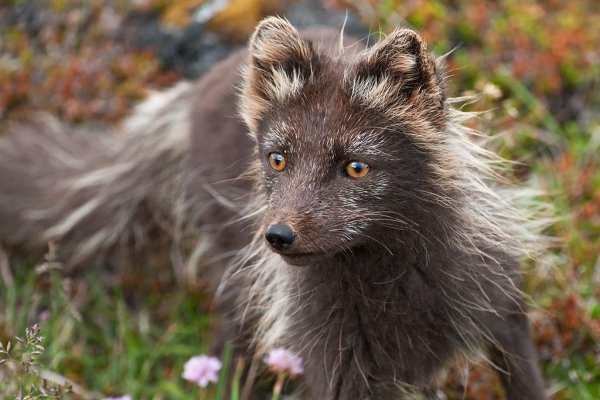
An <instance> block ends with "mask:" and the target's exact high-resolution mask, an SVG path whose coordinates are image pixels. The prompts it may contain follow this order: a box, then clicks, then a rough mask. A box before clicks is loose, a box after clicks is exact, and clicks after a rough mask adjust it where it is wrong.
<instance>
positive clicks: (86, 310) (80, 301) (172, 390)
mask: <svg viewBox="0 0 600 400" xmlns="http://www.w3.org/2000/svg"><path fill="white" fill-rule="evenodd" d="M13 273H14V276H13V282H11V283H10V284H7V282H2V283H0V305H2V307H3V309H2V310H0V327H1V329H0V342H2V343H5V344H6V343H7V342H8V341H9V340H11V339H12V340H11V341H12V342H14V339H13V337H14V336H17V335H22V334H23V332H24V331H25V329H26V327H28V326H31V325H33V324H34V323H36V322H38V323H39V324H40V327H41V332H40V335H41V336H43V337H44V338H45V340H44V342H43V343H44V345H45V352H44V354H43V358H42V363H41V364H42V366H41V367H40V368H39V369H40V370H42V371H43V370H47V371H52V372H53V373H56V374H59V375H60V376H62V377H64V378H66V379H67V380H69V381H71V382H72V383H73V384H74V386H75V392H77V391H78V390H77V387H80V388H81V389H83V392H80V394H79V396H74V397H80V396H81V397H84V398H100V397H103V396H104V395H118V394H125V393H127V394H130V395H132V396H133V398H135V399H140V398H144V399H163V398H164V399H166V398H168V399H189V398H196V396H195V395H194V393H196V394H197V393H198V389H195V388H193V386H192V385H191V384H188V383H186V382H185V381H184V380H183V379H181V378H180V375H181V371H182V367H183V364H184V362H185V361H186V360H187V359H189V358H190V357H191V356H193V355H197V354H199V353H203V352H206V351H207V348H206V344H207V343H208V340H207V336H208V332H209V329H208V327H209V323H210V317H209V316H208V314H207V306H208V304H207V300H206V296H205V295H204V294H203V293H190V292H187V293H185V292H183V291H181V290H180V289H176V288H173V290H170V291H168V292H164V293H162V292H159V293H151V292H150V293H148V295H147V296H145V297H144V300H143V301H142V302H141V303H139V304H135V305H132V304H128V302H127V297H128V293H126V292H125V291H124V289H123V287H120V286H119V285H112V284H110V283H109V281H110V280H107V279H106V278H107V277H106V273H104V272H102V271H97V270H94V271H86V272H85V274H84V276H82V277H81V278H77V279H71V278H67V277H65V276H64V275H63V271H62V266H60V265H58V264H56V265H55V266H54V267H52V268H51V269H49V270H47V269H46V270H43V269H40V268H33V267H32V266H31V265H19V266H18V267H17V268H14V270H13ZM111 278H113V279H114V277H111ZM0 358H1V357H0ZM0 368H1V367H0ZM25 381H26V382H29V381H32V382H34V381H36V378H35V377H31V376H30V377H28V378H27V377H26V379H25ZM0 393H2V391H0ZM13 395H16V393H13Z"/></svg>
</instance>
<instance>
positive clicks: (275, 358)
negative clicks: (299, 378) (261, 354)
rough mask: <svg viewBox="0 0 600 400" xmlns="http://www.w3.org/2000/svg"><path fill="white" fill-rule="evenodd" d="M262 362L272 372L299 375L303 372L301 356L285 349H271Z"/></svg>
mask: <svg viewBox="0 0 600 400" xmlns="http://www.w3.org/2000/svg"><path fill="white" fill-rule="evenodd" d="M264 362H265V364H267V365H268V366H269V368H270V369H271V370H272V371H273V372H285V373H286V374H288V375H300V374H302V373H303V372H304V367H303V366H302V358H301V357H299V356H295V355H293V354H292V353H291V352H289V351H288V350H286V349H282V348H277V349H275V350H271V352H270V353H269V355H268V356H266V357H265V359H264Z"/></svg>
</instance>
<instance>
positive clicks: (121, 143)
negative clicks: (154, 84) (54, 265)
mask: <svg viewBox="0 0 600 400" xmlns="http://www.w3.org/2000/svg"><path fill="white" fill-rule="evenodd" d="M186 90H187V86H185V85H180V86H178V87H176V88H174V89H171V91H170V92H167V93H166V94H163V95H161V96H158V97H157V98H156V99H154V100H151V101H148V102H146V103H144V104H142V105H141V106H140V107H138V109H137V111H136V112H135V113H134V116H133V117H132V118H130V119H129V121H127V123H126V124H125V125H124V126H125V129H124V134H122V135H119V134H106V133H105V134H99V133H96V134H92V133H89V132H86V133H84V132H78V131H76V130H74V129H73V128H70V127H67V126H64V125H62V124H60V123H59V122H58V121H56V120H55V119H54V118H52V117H49V116H39V117H37V118H36V119H35V120H34V121H32V122H31V123H27V124H19V125H14V126H11V127H10V128H9V129H8V130H9V132H6V133H5V134H3V135H2V136H0V242H4V243H8V244H16V245H21V244H26V245H33V246H45V245H46V243H47V242H48V241H51V240H52V241H56V242H57V243H58V244H59V247H60V249H61V254H64V255H65V256H66V257H67V260H68V261H69V262H71V263H80V262H82V261H84V260H87V259H89V257H90V256H92V255H93V256H94V257H97V256H98V255H102V254H106V253H107V252H108V251H111V250H114V249H116V248H129V249H131V248H136V247H138V248H139V247H141V246H142V245H143V246H145V247H147V246H148V244H149V242H150V243H151V242H152V241H153V240H155V238H157V237H160V238H164V237H165V235H164V232H162V231H164V230H167V231H168V234H169V236H170V237H180V236H181V235H182V234H183V232H184V231H185V230H186V229H187V228H186V226H187V225H190V223H191V221H190V212H189V211H190V210H189V208H188V202H187V201H186V198H187V195H186V192H185V187H186V182H187V181H188V179H189V178H190V177H189V176H188V175H189V174H188V173H187V171H186V167H185V158H186V157H185V154H186V149H187V148H188V142H189V129H188V125H189V116H188V115H187V110H188V108H187V107H185V106H184V104H181V105H178V104H176V103H177V102H178V101H179V102H182V101H183V99H182V97H183V95H184V94H185V91H186ZM120 245H126V246H120Z"/></svg>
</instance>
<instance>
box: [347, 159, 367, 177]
mask: <svg viewBox="0 0 600 400" xmlns="http://www.w3.org/2000/svg"><path fill="white" fill-rule="evenodd" d="M369 169H370V167H369V164H365V163H364V162H361V161H352V162H351V163H349V164H348V165H346V174H347V175H348V176H349V177H351V178H362V177H363V176H365V175H366V174H368V173H369Z"/></svg>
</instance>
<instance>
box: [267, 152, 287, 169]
mask: <svg viewBox="0 0 600 400" xmlns="http://www.w3.org/2000/svg"><path fill="white" fill-rule="evenodd" d="M285 164H286V162H285V158H284V157H283V156H282V155H281V154H279V153H275V152H274V153H270V154H269V165H271V168H273V169H274V170H275V171H277V172H281V171H283V170H284V169H285Z"/></svg>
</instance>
